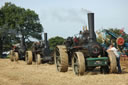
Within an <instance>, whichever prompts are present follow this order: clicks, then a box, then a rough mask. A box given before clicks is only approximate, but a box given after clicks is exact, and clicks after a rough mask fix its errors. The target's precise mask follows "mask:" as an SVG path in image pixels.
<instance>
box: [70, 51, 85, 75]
mask: <svg viewBox="0 0 128 85" xmlns="http://www.w3.org/2000/svg"><path fill="white" fill-rule="evenodd" d="M72 67H73V71H74V73H75V74H76V75H84V72H85V58H84V55H83V53H82V52H75V53H74V54H73V58H72Z"/></svg>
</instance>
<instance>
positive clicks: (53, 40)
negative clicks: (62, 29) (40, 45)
mask: <svg viewBox="0 0 128 85" xmlns="http://www.w3.org/2000/svg"><path fill="white" fill-rule="evenodd" d="M63 42H64V38H62V37H59V36H56V37H52V38H50V39H49V45H50V49H51V50H54V48H55V47H56V45H62V44H63Z"/></svg>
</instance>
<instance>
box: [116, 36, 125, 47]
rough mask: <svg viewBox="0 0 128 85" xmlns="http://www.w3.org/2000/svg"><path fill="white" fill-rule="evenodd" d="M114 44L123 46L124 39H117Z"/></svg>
mask: <svg viewBox="0 0 128 85" xmlns="http://www.w3.org/2000/svg"><path fill="white" fill-rule="evenodd" d="M116 43H117V45H123V44H124V38H122V37H119V38H117V40H116Z"/></svg>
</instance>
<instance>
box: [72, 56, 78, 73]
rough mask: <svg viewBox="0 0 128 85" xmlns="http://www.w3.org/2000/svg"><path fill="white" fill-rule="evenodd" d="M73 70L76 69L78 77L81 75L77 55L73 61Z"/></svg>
mask: <svg viewBox="0 0 128 85" xmlns="http://www.w3.org/2000/svg"><path fill="white" fill-rule="evenodd" d="M73 63H74V64H73V65H74V66H73V67H74V68H73V69H74V72H75V74H76V75H78V74H79V63H78V58H77V56H76V54H75V55H74V59H73Z"/></svg>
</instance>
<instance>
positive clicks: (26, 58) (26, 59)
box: [25, 52, 28, 63]
mask: <svg viewBox="0 0 128 85" xmlns="http://www.w3.org/2000/svg"><path fill="white" fill-rule="evenodd" d="M25 61H26V63H28V53H27V52H26V56H25Z"/></svg>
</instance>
